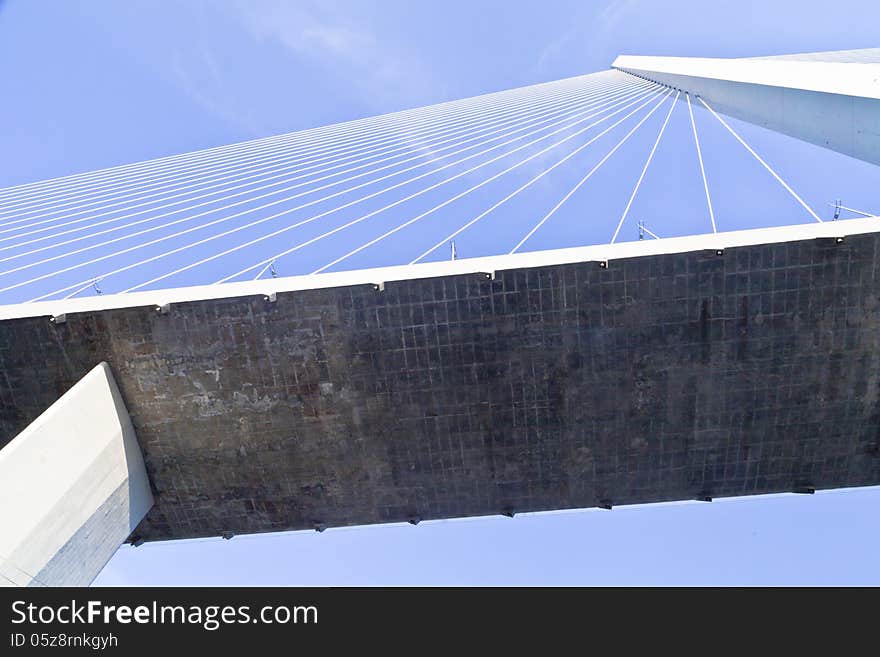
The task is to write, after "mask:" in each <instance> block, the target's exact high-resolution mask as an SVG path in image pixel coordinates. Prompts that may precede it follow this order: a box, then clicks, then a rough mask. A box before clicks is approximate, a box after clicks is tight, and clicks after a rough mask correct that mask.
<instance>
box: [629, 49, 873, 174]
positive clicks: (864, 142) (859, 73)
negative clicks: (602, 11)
mask: <svg viewBox="0 0 880 657" xmlns="http://www.w3.org/2000/svg"><path fill="white" fill-rule="evenodd" d="M612 67H613V68H615V69H618V70H621V71H624V72H626V73H632V74H634V75H638V76H640V77H643V78H647V79H649V80H652V81H654V82H659V83H661V84H666V85H669V86H671V87H675V88H676V89H681V90H682V91H686V92H688V93H690V94H691V95H692V96H700V97H702V98H703V99H705V100H706V102H707V103H708V104H709V105H710V106H712V108H713V109H715V110H716V111H718V112H721V113H723V114H727V115H729V116H732V117H735V118H738V119H742V120H744V121H748V122H749V123H754V124H756V125H759V126H762V127H765V128H768V129H770V130H774V131H776V132H780V133H783V134H786V135H789V136H791V137H796V138H797V139H801V140H803V141H806V142H809V143H812V144H817V145H819V146H823V147H825V148H828V149H831V150H834V151H838V152H840V153H844V154H846V155H849V156H851V157H855V158H858V159H860V160H865V161H867V162H871V163H873V164H880V62H878V63H861V62H858V63H856V62H835V61H811V60H797V59H773V58H755V59H712V58H701V57H641V56H631V55H621V56H620V57H618V58H617V59H616V60H614V63H613V64H612Z"/></svg>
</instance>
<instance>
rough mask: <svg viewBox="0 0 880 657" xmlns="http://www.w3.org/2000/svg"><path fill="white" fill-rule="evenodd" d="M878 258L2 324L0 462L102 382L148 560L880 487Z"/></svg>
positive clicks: (647, 267)
mask: <svg viewBox="0 0 880 657" xmlns="http://www.w3.org/2000/svg"><path fill="white" fill-rule="evenodd" d="M878 258H880V249H878V237H877V234H869V235H862V236H854V237H849V238H847V240H846V241H845V242H844V243H843V244H840V245H838V244H835V242H834V240H830V239H823V240H808V241H801V242H792V243H787V244H780V245H769V246H757V247H741V248H736V249H728V250H726V251H725V252H724V254H723V255H721V256H718V255H716V254H715V253H714V252H699V253H687V254H679V255H662V256H646V257H641V258H635V259H630V260H621V261H616V262H611V263H610V266H609V268H608V269H601V268H600V267H599V266H598V265H597V264H596V263H582V264H576V265H560V266H554V267H544V268H538V269H529V270H518V271H506V272H498V275H497V279H496V280H494V281H492V280H487V278H486V277H484V276H480V275H468V276H455V277H448V278H439V279H429V280H417V281H410V282H401V283H393V282H389V283H387V285H386V288H385V290H384V292H379V291H376V290H374V289H373V287H372V286H368V285H365V286H357V287H346V288H335V289H324V290H315V291H308V292H293V293H288V294H279V296H278V300H277V302H276V303H267V302H266V301H264V299H263V298H262V297H246V298H235V299H226V300H221V301H202V302H192V303H185V304H179V305H175V306H173V307H172V309H171V311H170V313H169V314H167V315H162V314H159V313H157V312H156V311H155V310H154V309H153V308H152V307H150V308H130V309H122V310H110V311H102V312H96V313H89V314H81V315H72V316H68V317H67V322H66V323H64V324H60V325H57V326H56V325H53V324H51V323H50V322H49V321H48V319H47V318H36V319H21V320H9V321H5V322H2V323H0V374H2V375H0V444H5V443H6V442H8V441H9V440H10V439H11V438H12V437H13V436H14V435H15V434H16V433H17V432H18V431H19V430H21V429H22V428H23V427H25V426H26V425H27V423H28V422H29V421H31V420H32V419H34V418H35V417H37V416H38V415H39V414H40V412H42V411H43V410H44V409H45V408H46V407H47V406H48V405H49V404H50V403H51V402H52V401H54V400H55V399H56V398H57V397H58V396H59V395H61V394H62V393H63V392H64V391H65V390H67V389H68V388H69V387H70V386H71V385H73V383H74V382H76V381H77V380H78V379H79V378H80V377H81V376H83V375H84V374H85V373H86V372H87V371H88V370H89V369H90V368H92V367H93V366H94V365H95V364H96V363H98V362H99V361H101V360H107V361H108V362H109V363H110V364H111V366H112V368H113V371H114V373H115V375H116V378H117V381H118V383H119V386H120V388H121V389H122V392H123V395H124V396H125V400H126V404H127V405H128V408H129V410H130V412H131V415H132V420H133V422H134V425H135V428H136V430H137V433H138V436H139V439H140V441H141V444H142V446H143V449H144V452H145V456H146V463H147V468H148V471H149V473H150V476H151V478H152V483H153V486H154V488H155V494H156V501H157V505H156V507H155V508H154V509H153V511H152V512H151V513H150V514H149V516H148V518H147V519H146V520H145V521H144V522H143V523H142V525H141V527H140V528H139V530H138V532H139V533H140V534H141V535H142V536H143V537H144V538H146V539H148V540H151V539H165V538H181V537H190V536H205V535H219V534H220V533H221V532H224V531H232V532H236V533H244V532H261V531H273V530H283V529H297V528H308V527H314V526H334V525H350V524H362V523H376V522H389V521H403V520H408V519H411V518H416V517H418V518H422V519H428V518H448V517H455V516H468V515H479V514H496V513H502V512H506V511H516V512H522V511H535V510H541V509H557V508H566V507H589V506H595V505H597V504H600V503H612V504H624V503H634V502H654V501H661V500H675V499H689V498H694V497H698V496H719V497H720V496H728V495H744V494H753V493H769V492H776V491H789V490H793V489H798V488H833V487H841V486H862V485H868V484H880V400H878V378H880V348H878V347H880V321H878V309H880V302H878V296H880V280H878V276H880V261H878Z"/></svg>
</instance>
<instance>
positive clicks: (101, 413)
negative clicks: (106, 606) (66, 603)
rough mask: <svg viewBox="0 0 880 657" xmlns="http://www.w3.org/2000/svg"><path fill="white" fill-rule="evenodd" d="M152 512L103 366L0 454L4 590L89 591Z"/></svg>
mask: <svg viewBox="0 0 880 657" xmlns="http://www.w3.org/2000/svg"><path fill="white" fill-rule="evenodd" d="M152 506H153V495H152V492H151V490H150V484H149V479H148V477H147V472H146V468H145V467H144V460H143V456H142V454H141V451H140V446H139V445H138V442H137V438H136V436H135V432H134V428H133V427H132V424H131V419H130V418H129V415H128V411H127V410H126V408H125V404H124V403H123V401H122V397H121V395H120V394H119V389H118V388H117V386H116V382H115V380H114V379H113V375H112V373H111V371H110V367H109V366H108V365H107V364H106V363H101V364H99V365H98V366H97V367H95V368H93V369H92V370H91V371H90V372H89V373H88V374H86V375H85V376H84V377H83V378H82V379H80V380H79V381H78V382H77V383H76V384H75V385H74V386H73V387H72V388H71V389H70V390H69V391H67V392H66V393H65V394H64V395H63V396H62V397H61V398H60V399H58V401H56V402H55V403H54V404H52V405H51V406H50V407H49V408H48V409H47V410H46V411H45V412H43V414H42V415H40V416H39V417H38V418H37V419H36V420H34V421H33V422H32V423H31V424H30V425H29V426H28V427H27V428H25V429H24V431H22V432H21V433H20V434H18V436H16V437H15V438H14V439H13V440H12V441H11V442H10V443H9V444H7V445H6V446H5V447H3V449H0V586H2V585H7V586H16V585H17V586H86V585H88V584H90V583H91V582H92V580H94V578H95V577H96V576H97V575H98V573H99V572H101V569H102V568H103V567H104V566H105V565H106V563H107V562H108V561H109V560H110V558H111V557H112V556H113V554H114V553H115V552H116V550H117V549H118V548H119V546H120V545H122V543H123V542H124V541H125V540H126V538H128V536H129V535H130V534H131V532H132V531H133V530H134V528H135V527H136V526H137V524H138V523H139V522H140V521H141V519H142V518H143V517H144V516H145V515H146V514H147V511H149V510H150V508H151V507H152Z"/></svg>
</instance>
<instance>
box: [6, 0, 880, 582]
mask: <svg viewBox="0 0 880 657" xmlns="http://www.w3.org/2000/svg"><path fill="white" fill-rule="evenodd" d="M796 8H797V9H796V11H795V5H794V4H793V3H791V2H789V1H782V0H777V1H768V0H764V1H760V2H759V1H745V0H740V1H717V2H705V1H703V2H699V1H690V0H688V1H685V0H672V1H666V2H662V3H661V2H648V1H645V0H642V1H637V0H616V1H596V2H587V1H563V0H544V1H542V2H540V3H537V2H536V3H526V2H503V1H500V0H498V1H495V0H469V1H460V0H447V1H446V2H443V3H428V2H412V1H410V2H403V1H398V0H384V1H383V2H375V1H372V2H368V1H346V2H342V1H339V2H332V1H327V0H324V1H321V2H281V1H270V0H226V1H224V2H207V1H205V2H197V1H194V0H189V1H184V0H176V1H174V2H171V1H157V0H153V1H150V2H147V1H141V0H129V1H127V2H115V1H111V0H91V1H85V0H79V1H71V2H64V3H58V2H50V1H49V0H5V1H4V0H0V79H2V80H4V94H3V102H2V103H0V152H2V153H3V154H4V157H2V158H0V187H3V186H7V185H14V184H18V183H23V182H28V181H32V180H38V179H44V178H49V177H55V176H61V175H66V174H69V173H73V172H78V171H87V170H90V169H96V168H101V167H107V166H113V165H117V164H125V163H128V162H133V161H138V160H143V159H147V158H152V157H160V156H165V155H171V154H176V153H181V152H186V151H191V150H195V149H200V148H207V147H212V146H217V145H222V144H226V143H232V142H237V141H241V140H246V139H252V138H257V137H264V136H267V135H272V134H278V133H284V132H289V131H293V130H299V129H305V128H309V127H314V126H320V125H325V124H329V123H334V122H339V121H345V120H350V119H357V118H360V117H363V116H368V115H374V114H379V113H384V112H391V111H396V110H400V109H404V108H409V107H418V106H422V105H428V104H432V103H438V102H444V101H448V100H453V99H457V98H464V97H468V96H473V95H476V94H483V93H487V92H492V91H497V90H502V89H507V88H513V87H519V86H523V85H529V84H536V83H540V82H546V81H549V80H555V79H560V78H565V77H569V76H574V75H582V74H585V73H591V72H595V71H601V70H604V69H606V68H607V67H608V66H609V64H610V63H611V62H612V61H613V59H614V58H615V57H616V56H617V55H618V54H622V53H627V54H657V55H683V56H718V57H737V56H758V55H771V54H784V53H791V52H804V51H817V50H834V49H850V48H861V47H876V46H878V45H880V43H878V40H877V31H876V26H877V25H878V24H880V6H878V5H877V4H876V3H872V2H867V1H863V2H853V1H846V0H843V1H838V2H835V3H827V2H818V1H807V2H799V3H797V5H796ZM683 110H684V108H683V107H681V106H679V107H678V108H677V109H676V110H675V114H674V115H673V119H672V120H671V122H670V125H669V132H668V134H667V136H666V137H665V140H664V148H661V149H660V150H659V151H658V154H657V159H656V160H655V162H654V164H653V165H652V171H656V172H659V173H658V175H654V176H650V175H649V176H648V177H647V178H646V180H645V186H644V188H643V189H642V191H641V192H640V195H639V197H638V199H637V204H636V205H635V206H634V208H633V215H632V216H633V218H635V217H648V219H647V220H648V221H649V225H650V226H651V227H652V228H653V229H654V230H655V231H656V232H659V233H661V234H662V235H664V236H666V235H674V234H683V233H696V232H707V231H708V224H707V217H706V213H705V206H704V201H703V199H702V196H701V195H702V186H701V182H700V180H699V170H698V168H697V166H698V165H697V162H696V159H695V157H694V155H693V143H692V142H691V141H688V139H689V132H688V131H689V129H690V125H689V123H688V122H687V118H686V117H687V113H686V111H683ZM664 113H665V112H663V111H659V112H657V113H656V114H655V115H654V116H653V117H652V118H651V119H649V120H648V121H647V122H646V124H645V125H644V128H643V130H642V131H640V133H639V135H640V136H641V137H640V138H639V139H636V138H634V139H633V140H632V141H631V142H629V143H628V144H627V145H626V146H625V147H624V148H623V149H621V151H620V153H619V154H618V155H616V156H615V158H614V160H613V161H609V165H612V164H613V165H614V166H613V167H612V166H609V168H608V169H607V171H606V170H604V169H603V176H604V177H602V178H599V177H597V180H596V181H595V182H596V185H595V186H594V187H591V188H590V189H585V190H584V193H583V194H581V195H579V196H578V197H577V198H573V199H572V201H573V202H572V203H570V204H567V205H566V206H565V211H564V212H563V211H561V212H560V213H559V215H558V217H556V218H555V219H554V221H553V222H552V225H548V227H547V230H546V231H544V230H542V231H541V232H539V233H538V234H536V237H535V241H534V242H533V243H531V245H530V248H555V247H560V246H567V245H572V244H579V243H592V242H601V241H607V236H608V235H609V228H611V229H613V225H614V224H615V223H616V220H617V218H618V217H619V212H620V208H619V206H620V201H621V199H625V197H626V196H625V195H626V194H627V193H628V191H629V189H630V187H631V183H632V181H631V178H624V177H623V176H622V173H623V172H630V173H629V175H631V172H632V171H633V170H634V169H635V170H637V169H638V167H639V166H640V165H641V163H642V162H643V159H644V156H645V153H646V149H647V148H649V147H650V144H651V142H652V140H653V137H654V136H655V135H656V133H657V130H658V128H659V125H660V122H661V121H662V118H663V114H664ZM635 118H638V117H635ZM634 120H635V119H634ZM697 121H698V126H699V128H700V131H701V140H702V141H703V147H704V154H705V157H706V166H707V170H708V172H709V176H710V182H711V185H712V192H713V201H714V202H715V205H716V212H717V214H718V218H719V229H721V230H731V229H736V228H743V227H751V226H759V225H771V224H781V223H794V222H798V221H808V220H810V218H809V217H808V216H805V215H804V213H803V211H802V209H801V208H799V207H798V206H797V205H796V204H794V203H792V201H791V198H790V197H788V196H787V195H786V193H785V192H784V191H783V190H781V188H779V186H778V185H776V184H775V182H773V181H772V180H771V179H769V177H768V176H767V175H766V172H763V171H762V170H761V168H760V166H759V165H757V163H755V162H754V160H752V159H750V156H749V155H748V154H747V153H746V152H745V151H744V150H742V148H741V147H739V146H738V145H737V144H736V143H735V142H734V141H733V140H732V138H731V137H730V136H729V135H727V134H726V133H725V132H724V130H723V128H721V127H720V126H719V125H718V124H717V123H715V122H713V121H712V120H711V117H709V116H708V115H707V114H706V113H705V112H704V111H703V110H698V111H697ZM631 125H632V123H630V124H623V125H622V126H621V128H620V129H621V130H626V129H627V128H628V127H629V126H631ZM732 125H735V127H736V128H737V129H738V130H741V131H742V134H743V136H744V137H746V139H747V140H748V141H749V142H750V143H751V144H752V145H753V146H755V148H756V149H757V150H758V151H759V152H760V153H762V154H764V155H765V156H766V157H767V158H768V160H770V161H771V163H772V164H773V165H774V166H775V167H776V168H777V169H778V170H779V171H780V172H781V173H782V174H783V175H784V177H785V178H786V179H787V180H788V181H789V182H790V183H791V184H792V186H793V187H794V188H795V189H796V190H798V191H799V192H800V193H802V194H803V195H804V197H805V198H806V199H807V200H808V202H809V203H810V204H811V205H812V206H813V207H815V208H816V210H817V211H819V212H820V213H824V214H823V216H825V217H828V216H829V212H830V210H829V209H828V208H827V207H825V206H824V205H823V204H824V203H825V202H827V201H830V200H832V199H833V198H836V197H838V196H840V197H842V198H843V199H844V200H845V201H846V202H847V204H849V205H852V206H853V207H856V208H864V209H867V210H874V211H880V199H878V198H877V196H878V194H877V191H876V190H877V189H880V185H878V183H880V177H878V172H877V168H876V167H871V166H869V165H866V164H864V163H861V162H857V161H855V160H852V159H850V158H846V157H844V156H840V155H837V154H834V153H829V152H826V151H822V150H821V149H818V148H816V147H813V146H809V145H806V144H801V143H798V142H795V141H793V140H790V139H788V138H784V137H780V136H778V135H774V134H771V133H767V132H766V131H763V130H761V129H758V128H754V127H752V126H747V125H743V124H740V123H738V122H735V123H732ZM614 141H616V139H613V140H611V141H609V142H608V145H609V146H610V144H612V143H613V142H614ZM667 145H668V146H667ZM603 153H604V151H603V150H598V151H596V152H595V154H592V155H588V157H587V159H584V160H583V161H580V163H579V164H578V167H580V168H577V169H573V170H572V172H570V173H569V174H567V177H566V175H563V176H560V177H558V178H554V179H553V180H551V181H548V183H547V186H545V187H542V188H540V190H539V192H540V193H539V194H536V195H534V196H529V197H526V198H525V199H524V200H523V204H522V205H520V206H517V207H516V211H515V212H511V213H508V214H506V215H499V216H498V217H497V218H492V219H491V220H488V221H487V222H485V228H483V229H481V230H474V231H472V232H470V233H467V234H464V235H463V236H462V238H461V239H460V240H458V242H457V243H458V246H459V251H460V253H461V254H462V255H464V256H468V255H479V254H483V253H489V252H495V251H493V250H497V249H501V248H503V246H504V245H503V244H499V239H498V235H499V234H507V233H508V232H510V233H512V232H515V230H519V229H520V228H526V227H528V226H529V225H531V224H532V223H533V220H534V218H535V217H537V216H540V215H541V214H543V212H545V211H546V210H547V209H548V206H549V205H552V204H553V203H554V202H555V200H557V199H558V198H559V197H560V196H561V195H562V194H563V193H564V192H565V191H566V190H567V189H568V188H569V187H570V186H571V184H572V182H573V181H574V180H576V179H577V177H578V174H579V173H581V172H582V171H583V167H585V166H587V165H588V164H589V163H590V162H594V161H595V160H596V159H598V158H599V157H600V156H601V155H602V154H603ZM589 158H593V159H592V160H591V159H589ZM496 196H497V195H496ZM490 200H491V198H490V197H489V196H488V195H487V196H480V197H479V198H477V199H474V200H473V202H472V205H470V206H466V207H464V208H462V209H460V210H458V211H457V212H458V213H457V214H452V215H450V216H449V217H448V219H443V221H448V222H452V223H450V224H449V225H453V224H454V223H455V221H458V220H460V219H461V216H463V215H462V214H461V213H462V212H463V213H470V212H472V211H473V210H476V209H477V208H478V207H480V203H483V204H484V205H485V203H486V202H489V201H490ZM467 216H470V215H467ZM511 221H517V222H520V223H518V224H516V225H514V226H512V225H511V224H510V222H511ZM502 222H504V223H502ZM459 223H460V221H459ZM481 225H482V224H481ZM445 226H446V225H445V224H444V225H438V226H437V227H436V230H439V231H440V233H442V232H443V231H442V230H441V229H442V228H444V227H445ZM499 227H503V228H504V232H503V233H500V232H499V230H498V229H499ZM366 235H367V233H359V234H357V235H352V236H348V237H342V238H340V239H339V240H334V242H333V245H332V248H334V249H337V250H338V249H346V248H350V247H351V246H352V245H353V244H356V243H357V240H358V239H362V238H363V237H364V236H366ZM414 235H415V236H416V237H419V238H422V239H424V240H426V243H431V240H430V237H431V234H429V231H428V229H424V232H421V233H420V232H416V233H414ZM623 238H624V239H634V238H635V229H634V226H633V225H632V224H630V225H628V226H627V227H625V229H624V237H623ZM410 242H411V240H410V238H409V237H406V238H405V239H401V240H399V241H397V242H390V243H389V246H388V248H387V249H381V250H377V251H368V252H364V253H363V255H362V257H360V258H357V259H353V260H352V262H351V265H350V266H358V267H360V266H374V265H379V264H392V263H394V262H399V261H401V259H402V258H405V257H406V256H407V255H408V254H409V251H408V249H410V250H411V244H410ZM508 246H509V245H508ZM328 248H329V247H328ZM319 255H320V254H317V255H315V256H314V257H313V256H311V255H309V254H307V253H304V254H303V257H302V258H301V259H295V260H291V261H285V262H284V263H283V268H282V271H281V273H282V274H290V273H302V272H304V271H308V267H309V266H312V265H315V264H320V262H319V260H318V259H317V258H318V256H319ZM438 257H443V254H438ZM235 264H236V263H235V262H232V263H229V264H228V265H226V264H224V266H226V267H234V265H235ZM155 271H156V272H161V271H162V269H161V268H157V269H156V270H155ZM219 271H220V270H219V269H218V272H219ZM148 273H155V272H148ZM130 280H131V281H136V280H137V279H134V278H131V279H130ZM140 280H143V276H142V277H141V279H140ZM126 282H127V280H121V281H118V282H117V281H112V280H108V281H107V283H106V285H107V286H108V288H109V289H110V291H114V288H113V286H114V285H119V286H123V287H124V284H125V283H126ZM194 282H202V281H201V279H199V278H198V277H197V276H196V275H195V273H194V274H192V276H190V275H187V276H184V277H178V278H177V279H175V280H174V283H175V284H189V283H194ZM118 289H121V288H118ZM4 300H5V301H13V300H23V299H19V298H13V297H8V298H7V297H4ZM878 502H880V491H878V490H877V489H865V490H861V491H841V492H829V493H823V494H819V495H816V496H812V497H806V496H795V497H792V496H782V497H774V498H772V499H747V500H736V501H731V502H725V503H723V504H711V505H707V504H703V505H672V506H660V507H646V508H637V509H625V510H615V511H613V512H612V513H610V514H608V513H597V512H592V511H590V512H583V513H564V514H542V515H536V516H531V517H519V516H518V517H517V518H515V519H513V520H510V519H507V518H489V519H479V520H467V521H454V522H444V523H423V524H421V525H419V526H418V527H415V528H414V527H410V526H408V525H407V526H403V527H379V528H358V529H346V530H329V531H327V532H324V533H323V534H320V535H318V534H315V533H311V532H307V533H293V534H285V535H275V536H266V537H250V538H247V537H239V538H236V539H235V540H233V541H229V542H227V541H221V540H219V539H218V540H206V541H199V542H189V543H180V544H161V545H160V544H153V545H146V546H143V547H141V548H138V549H131V548H123V549H121V550H120V552H119V553H118V554H117V556H116V557H115V558H114V559H113V561H111V562H110V564H109V565H108V567H107V568H106V569H105V571H104V573H102V575H101V576H100V577H99V579H98V582H97V583H99V584H100V583H105V584H110V583H128V582H132V583H181V584H212V583H213V584H220V583H234V584H244V583H260V584H276V583H277V584H285V583H311V584H346V583H353V584H383V583H389V584H390V583H394V584H427V583H434V584H443V583H450V584H451V583H456V584H467V583H529V584H537V583H548V584H565V583H582V584H588V583H619V584H639V583H694V584H699V583H706V584H713V583H725V584H734V583H742V584H755V583H769V584H779V583H801V582H802V583H816V584H828V583H859V582H861V583H874V584H877V583H880V566H878V565H877V563H876V559H873V558H872V555H873V553H874V552H873V551H874V550H876V547H877V542H878V537H880V533H878V530H877V528H876V523H875V522H874V519H875V517H876V505H877V503H878ZM872 549H873V550H872Z"/></svg>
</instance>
